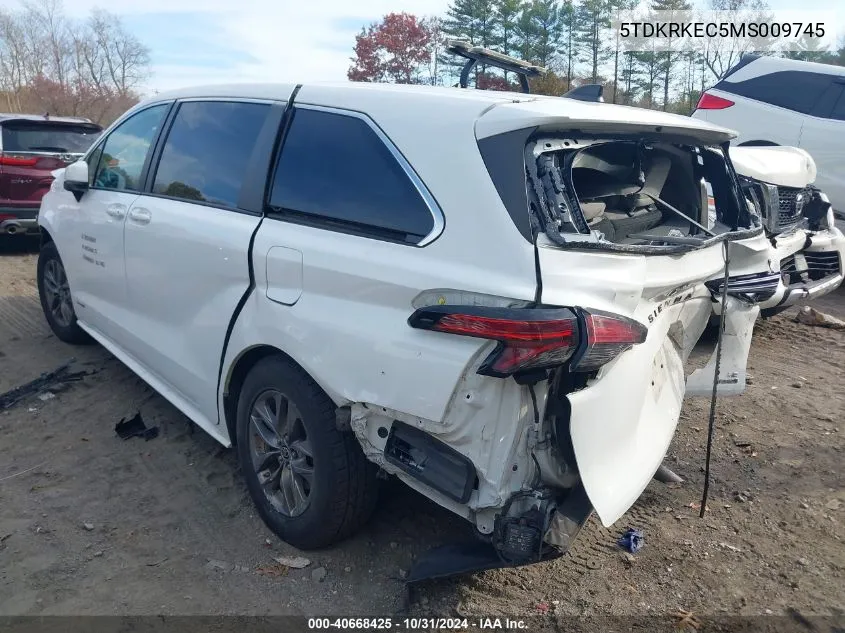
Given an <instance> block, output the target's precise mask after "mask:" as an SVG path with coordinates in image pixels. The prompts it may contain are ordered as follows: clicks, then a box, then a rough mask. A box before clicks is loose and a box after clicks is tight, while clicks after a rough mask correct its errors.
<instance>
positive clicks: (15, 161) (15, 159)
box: [0, 154, 38, 167]
mask: <svg viewBox="0 0 845 633" xmlns="http://www.w3.org/2000/svg"><path fill="white" fill-rule="evenodd" d="M37 163H38V159H37V158H33V157H31V156H9V155H8V154H0V165H6V166H7V167H35V165H36V164H37Z"/></svg>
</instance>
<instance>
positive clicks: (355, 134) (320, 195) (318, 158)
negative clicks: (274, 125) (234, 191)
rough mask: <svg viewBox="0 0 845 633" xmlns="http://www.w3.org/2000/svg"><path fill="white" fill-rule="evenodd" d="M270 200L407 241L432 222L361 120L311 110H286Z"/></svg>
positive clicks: (281, 206) (411, 187)
mask: <svg viewBox="0 0 845 633" xmlns="http://www.w3.org/2000/svg"><path fill="white" fill-rule="evenodd" d="M270 204H271V205H272V206H273V207H275V208H279V209H282V210H286V211H294V212H298V213H303V214H308V215H310V216H319V217H321V218H325V219H328V220H333V221H339V222H340V223H342V224H352V225H357V227H358V228H361V225H365V226H366V227H367V228H372V229H375V230H376V231H375V233H376V234H382V235H384V234H385V233H386V234H387V236H388V237H393V238H396V239H407V240H409V241H414V242H416V241H419V239H420V238H422V237H424V236H425V235H427V234H428V233H429V232H430V231H431V229H432V227H433V226H434V221H433V219H432V216H431V211H429V209H428V206H427V205H426V204H425V202H424V200H423V199H422V197H421V196H420V193H419V191H417V189H416V187H414V184H413V183H412V182H411V180H410V178H409V176H408V174H407V173H405V171H404V169H402V166H401V165H400V164H399V163H398V162H397V160H396V158H395V157H394V156H393V154H392V153H391V151H390V150H389V149H388V147H387V146H386V145H385V144H384V143H383V142H382V140H381V139H380V138H379V136H378V135H377V134H376V132H375V131H374V130H373V129H372V128H371V127H370V125H369V124H368V123H367V122H366V121H363V120H361V119H359V118H356V117H354V116H347V115H343V114H334V113H329V112H320V111H317V110H307V109H301V110H297V111H296V113H295V114H294V117H293V122H292V124H291V128H290V130H289V132H288V135H287V137H286V139H285V144H284V148H283V149H282V154H281V157H280V158H279V163H278V166H277V168H276V175H275V178H274V181H273V191H272V194H271V197H270Z"/></svg>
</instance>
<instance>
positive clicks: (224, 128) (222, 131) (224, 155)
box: [153, 101, 270, 208]
mask: <svg viewBox="0 0 845 633" xmlns="http://www.w3.org/2000/svg"><path fill="white" fill-rule="evenodd" d="M269 112H270V106H269V105H268V104H264V103H238V102H228V101H189V102H186V103H183V104H181V105H180V106H179V111H178V112H177V113H176V117H175V119H174V120H173V127H171V128H170V132H169V134H168V135H167V141H166V142H165V144H164V149H163V150H162V152H161V160H160V161H159V163H158V169H157V170H156V175H155V180H154V182H153V193H157V194H160V195H163V196H168V197H171V198H179V199H181V200H188V201H191V202H204V203H209V204H213V205H219V206H223V207H230V208H234V207H237V206H238V198H239V197H240V193H241V185H242V184H243V181H244V176H245V175H246V170H247V167H248V165H249V159H250V156H251V155H252V150H253V149H254V147H255V142H256V140H257V139H258V134H259V133H260V132H261V128H262V127H263V125H264V121H265V119H266V118H267V114H268V113H269Z"/></svg>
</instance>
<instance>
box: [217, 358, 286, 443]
mask: <svg viewBox="0 0 845 633" xmlns="http://www.w3.org/2000/svg"><path fill="white" fill-rule="evenodd" d="M268 356H281V357H282V358H284V359H285V360H287V361H290V362H291V363H293V364H294V365H296V366H297V367H300V366H299V363H297V362H296V361H295V360H293V359H292V358H291V357H290V356H288V355H287V354H285V353H284V352H283V351H282V350H280V349H278V348H276V347H272V346H271V345H259V346H257V347H253V348H250V349H248V350H247V351H245V352H243V353H242V354H241V355H240V357H239V358H238V359H237V360H236V361H235V363H234V366H233V367H232V369H231V370H230V372H229V379H228V382H227V384H226V387H225V389H224V395H223V416H224V417H225V419H226V428H227V429H228V431H229V439H230V440H231V442H232V446H234V445H235V444H237V424H238V395H239V394H240V392H241V387H243V384H244V380H246V377H247V374H249V371H250V370H251V369H252V368H253V367H255V365H256V363H258V362H259V361H260V360H262V359H264V358H267V357H268ZM300 369H301V367H300Z"/></svg>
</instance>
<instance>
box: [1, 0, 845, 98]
mask: <svg viewBox="0 0 845 633" xmlns="http://www.w3.org/2000/svg"><path fill="white" fill-rule="evenodd" d="M841 1H842V0H819V1H815V2H813V3H812V9H813V10H814V11H815V10H821V9H829V10H833V9H835V8H836V7H837V6H838V3H840V2H841ZM64 3H65V8H66V11H67V13H68V15H71V16H77V17H84V16H85V15H87V13H88V12H89V11H90V10H91V9H92V8H93V7H95V6H101V7H103V8H106V9H108V10H109V11H111V12H113V13H116V14H118V15H121V16H122V17H123V20H124V23H125V25H126V27H127V28H128V29H130V30H131V31H132V32H133V33H134V34H135V35H136V36H137V37H138V38H140V39H141V41H143V42H144V43H145V44H146V45H147V46H149V47H150V49H151V51H152V61H153V76H152V78H151V79H150V81H149V90H150V91H151V90H168V89H170V88H176V87H182V86H188V85H195V84H202V83H226V82H243V81H295V82H304V81H308V80H311V81H342V80H345V79H346V71H347V69H348V68H349V64H350V61H349V58H350V56H351V55H352V46H353V45H354V41H355V35H356V34H357V33H358V32H359V31H360V30H361V26H362V25H364V24H368V23H370V22H373V21H375V20H378V19H379V18H380V17H381V16H383V15H385V14H386V13H390V12H391V11H407V12H409V13H413V14H416V15H418V16H425V15H438V14H442V13H443V12H445V10H446V7H447V6H448V4H449V2H448V0H358V1H354V0H304V1H303V0H297V1H296V2H294V1H293V0H235V1H233V0H108V2H104V1H103V0H64ZM10 4H12V0H0V6H3V5H10ZM769 4H770V6H772V8H774V9H778V8H783V9H787V8H793V7H794V5H795V2H794V0H770V1H769ZM837 27H839V29H840V30H843V31H845V17H843V19H842V24H840V25H837Z"/></svg>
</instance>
